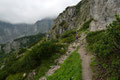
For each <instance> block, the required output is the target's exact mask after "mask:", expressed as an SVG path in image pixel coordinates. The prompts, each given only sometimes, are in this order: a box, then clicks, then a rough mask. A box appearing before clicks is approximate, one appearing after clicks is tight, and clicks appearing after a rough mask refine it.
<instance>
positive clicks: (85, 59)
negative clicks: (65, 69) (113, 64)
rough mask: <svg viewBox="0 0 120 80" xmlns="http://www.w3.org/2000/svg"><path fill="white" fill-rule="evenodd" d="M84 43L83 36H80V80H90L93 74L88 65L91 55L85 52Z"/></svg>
mask: <svg viewBox="0 0 120 80" xmlns="http://www.w3.org/2000/svg"><path fill="white" fill-rule="evenodd" d="M85 43H86V40H85V35H84V34H83V36H81V45H80V49H79V50H78V53H79V54H80V57H81V60H82V80H92V76H93V72H92V69H91V67H90V63H91V59H92V57H93V55H92V54H90V53H88V52H87V51H86V46H85Z"/></svg>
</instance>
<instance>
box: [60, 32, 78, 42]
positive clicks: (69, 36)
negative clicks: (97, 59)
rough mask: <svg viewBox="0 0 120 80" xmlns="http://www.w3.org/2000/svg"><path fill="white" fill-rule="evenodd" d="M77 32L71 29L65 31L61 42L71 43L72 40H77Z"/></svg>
mask: <svg viewBox="0 0 120 80" xmlns="http://www.w3.org/2000/svg"><path fill="white" fill-rule="evenodd" d="M75 34H76V31H75V30H70V31H67V32H65V33H64V34H63V35H62V36H61V42H62V43H71V42H73V41H75Z"/></svg>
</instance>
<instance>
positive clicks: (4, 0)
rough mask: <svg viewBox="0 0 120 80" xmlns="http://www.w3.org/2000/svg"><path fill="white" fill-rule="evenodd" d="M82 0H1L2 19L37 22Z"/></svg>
mask: <svg viewBox="0 0 120 80" xmlns="http://www.w3.org/2000/svg"><path fill="white" fill-rule="evenodd" d="M78 2H80V0H0V20H1V21H7V22H11V23H35V22H36V21H37V20H41V19H43V18H48V17H49V18H53V17H56V16H58V15H59V14H60V13H61V12H63V10H65V8H66V7H68V6H73V5H76V4H77V3H78Z"/></svg>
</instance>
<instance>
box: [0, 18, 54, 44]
mask: <svg viewBox="0 0 120 80" xmlns="http://www.w3.org/2000/svg"><path fill="white" fill-rule="evenodd" d="M52 22H53V19H43V20H41V21H37V22H36V23H35V24H11V23H7V22H3V21H0V43H6V42H8V41H11V40H13V39H16V38H20V37H24V36H29V35H34V34H37V33H45V32H47V31H48V30H49V28H50V27H51V25H52Z"/></svg>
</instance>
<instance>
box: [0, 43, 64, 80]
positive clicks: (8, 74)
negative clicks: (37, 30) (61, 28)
mask: <svg viewBox="0 0 120 80" xmlns="http://www.w3.org/2000/svg"><path fill="white" fill-rule="evenodd" d="M62 47H64V46H63V45H60V44H57V43H56V42H55V41H44V42H42V43H41V44H40V45H35V46H34V47H33V48H31V49H29V50H27V51H26V52H24V55H23V56H21V57H20V58H16V56H11V58H10V57H8V58H6V59H8V60H7V61H6V64H5V67H4V68H3V69H2V70H0V80H5V79H6V80H13V79H12V77H15V78H16V79H18V80H19V73H20V74H21V73H25V72H30V71H31V70H33V69H36V68H37V67H39V66H41V65H42V64H44V63H43V62H44V61H48V62H49V60H51V58H52V59H55V58H56V56H55V55H58V56H59V55H60V54H62V53H64V52H65V49H64V48H63V49H61V48H62ZM56 53H59V54H56ZM53 56H54V57H53ZM43 73H44V72H43ZM20 76H21V75H20ZM16 79H14V80H16ZM21 80H22V79H21Z"/></svg>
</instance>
